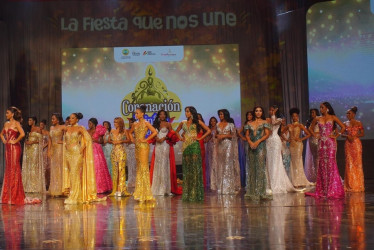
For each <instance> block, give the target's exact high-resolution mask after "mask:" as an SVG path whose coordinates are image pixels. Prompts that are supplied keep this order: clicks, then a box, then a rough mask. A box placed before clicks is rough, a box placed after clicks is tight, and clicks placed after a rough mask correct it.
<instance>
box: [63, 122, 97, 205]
mask: <svg viewBox="0 0 374 250" xmlns="http://www.w3.org/2000/svg"><path fill="white" fill-rule="evenodd" d="M64 147H65V150H64V168H66V169H67V170H68V171H69V175H70V194H69V197H68V198H67V199H66V200H65V204H79V203H86V202H92V201H100V200H102V199H99V198H97V196H96V178H95V167H94V160H93V150H92V140H91V136H90V134H89V133H88V132H87V131H86V129H85V128H84V127H82V129H81V130H80V131H77V130H76V131H67V132H66V134H65V138H64ZM81 147H85V149H84V150H83V152H82V153H81V152H80V151H81Z"/></svg>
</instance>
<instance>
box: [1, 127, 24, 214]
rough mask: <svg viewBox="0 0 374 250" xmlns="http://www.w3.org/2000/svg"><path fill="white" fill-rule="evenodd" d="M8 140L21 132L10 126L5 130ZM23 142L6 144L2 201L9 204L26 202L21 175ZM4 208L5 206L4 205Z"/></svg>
mask: <svg viewBox="0 0 374 250" xmlns="http://www.w3.org/2000/svg"><path fill="white" fill-rule="evenodd" d="M4 132H5V133H4V136H5V139H6V141H7V142H8V141H10V140H15V139H17V138H18V136H19V132H17V131H15V130H13V129H10V128H8V130H6V131H4ZM21 152H22V149H21V144H20V143H19V142H18V143H15V144H10V143H6V144H5V172H4V179H3V187H2V189H1V203H7V204H16V205H21V204H24V203H25V202H24V200H25V193H24V191H23V184H22V176H21V162H20V159H21ZM3 208H4V206H3Z"/></svg>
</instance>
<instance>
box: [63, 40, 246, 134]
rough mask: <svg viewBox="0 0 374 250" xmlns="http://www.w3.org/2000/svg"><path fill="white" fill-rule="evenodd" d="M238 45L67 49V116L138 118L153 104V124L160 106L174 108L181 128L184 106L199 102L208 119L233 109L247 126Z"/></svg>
mask: <svg viewBox="0 0 374 250" xmlns="http://www.w3.org/2000/svg"><path fill="white" fill-rule="evenodd" d="M238 54H239V50H238V46H237V45H231V44H229V45H206V46H205V45H200V46H169V47H167V46H161V47H136V48H134V47H122V48H74V49H64V50H62V76H63V79H62V110H63V115H64V117H66V116H68V115H69V114H71V113H73V112H81V113H83V115H84V119H82V121H80V124H81V125H84V126H87V121H88V119H90V118H91V117H96V118H97V119H98V121H99V123H101V122H103V121H105V120H107V121H110V122H112V121H113V119H114V118H115V117H117V116H121V117H123V118H124V119H125V122H126V123H127V118H130V117H132V116H133V114H134V112H135V109H136V107H137V106H139V105H140V104H145V105H146V106H147V114H146V119H147V120H149V121H150V122H151V123H152V122H153V119H154V117H155V115H156V113H157V111H158V110H160V109H164V110H167V111H169V113H170V117H171V119H172V123H173V127H174V128H175V127H176V126H177V125H178V124H179V122H180V121H182V120H184V119H185V115H184V108H185V107H186V106H190V105H192V106H195V107H196V109H197V110H198V112H199V113H201V114H202V116H203V118H204V119H205V120H206V122H208V120H209V118H210V117H211V116H216V117H217V110H218V109H221V108H227V109H228V110H229V111H230V112H231V114H232V117H233V118H234V120H235V123H236V124H237V125H238V126H239V125H240V124H241V117H240V115H241V110H240V79H239V56H238Z"/></svg>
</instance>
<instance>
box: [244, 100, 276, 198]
mask: <svg viewBox="0 0 374 250" xmlns="http://www.w3.org/2000/svg"><path fill="white" fill-rule="evenodd" d="M253 113H254V116H255V119H254V120H253V121H251V122H250V123H249V124H248V130H247V131H246V135H245V136H246V138H247V141H248V144H249V152H248V153H249V165H250V169H249V176H248V177H249V178H248V182H247V186H246V194H245V196H246V197H249V198H250V199H252V200H259V199H269V198H271V195H270V194H268V192H267V187H268V179H267V176H266V143H265V140H266V139H267V138H269V136H270V125H269V124H268V123H267V122H266V120H265V114H264V109H263V108H262V107H259V106H257V107H255V108H254V109H253Z"/></svg>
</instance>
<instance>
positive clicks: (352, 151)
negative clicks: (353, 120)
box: [344, 126, 365, 192]
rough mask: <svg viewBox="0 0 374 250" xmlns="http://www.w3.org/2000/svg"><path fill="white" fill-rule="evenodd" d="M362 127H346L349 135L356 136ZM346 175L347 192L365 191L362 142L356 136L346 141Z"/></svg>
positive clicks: (345, 185) (345, 186)
mask: <svg viewBox="0 0 374 250" xmlns="http://www.w3.org/2000/svg"><path fill="white" fill-rule="evenodd" d="M360 129H362V127H358V126H354V127H350V126H347V127H346V131H347V134H348V135H349V136H356V135H357V134H358V132H359V131H360ZM344 149H345V177H344V188H345V190H346V191H347V192H364V191H365V186H364V172H363V170H362V144H361V141H360V139H359V138H357V137H355V138H354V140H353V141H352V142H350V141H348V139H347V140H346V141H345V145H344Z"/></svg>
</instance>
